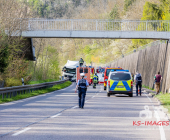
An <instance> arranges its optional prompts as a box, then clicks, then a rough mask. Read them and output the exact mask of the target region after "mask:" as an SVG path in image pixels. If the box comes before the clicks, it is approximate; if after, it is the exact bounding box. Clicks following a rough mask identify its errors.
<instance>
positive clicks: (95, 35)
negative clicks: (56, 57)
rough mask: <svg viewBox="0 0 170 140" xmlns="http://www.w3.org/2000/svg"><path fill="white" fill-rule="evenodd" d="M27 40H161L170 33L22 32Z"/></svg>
mask: <svg viewBox="0 0 170 140" xmlns="http://www.w3.org/2000/svg"><path fill="white" fill-rule="evenodd" d="M13 36H23V37H27V38H105V39H109V38H110V39H111V38H113V39H162V40H164V39H165V40H167V39H169V38H170V32H148V31H131V32H130V31H66V30H42V31H35V30H34V31H23V32H22V33H21V34H17V35H16V34H14V35H13Z"/></svg>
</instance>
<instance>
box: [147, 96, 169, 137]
mask: <svg viewBox="0 0 170 140" xmlns="http://www.w3.org/2000/svg"><path fill="white" fill-rule="evenodd" d="M145 96H146V97H147V98H148V99H149V100H150V102H151V103H152V104H153V102H152V100H151V99H150V98H149V97H148V95H146V94H145ZM152 107H153V108H154V105H152ZM154 112H155V113H157V114H158V112H157V111H155V110H154ZM156 118H157V121H158V122H159V121H160V117H159V114H158V115H157V117H156ZM159 131H160V135H161V140H166V137H165V131H164V128H163V126H159Z"/></svg>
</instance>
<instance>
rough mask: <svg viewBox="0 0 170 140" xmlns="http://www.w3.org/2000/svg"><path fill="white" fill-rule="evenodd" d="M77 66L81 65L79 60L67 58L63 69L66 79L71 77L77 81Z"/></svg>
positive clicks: (73, 80) (71, 79)
mask: <svg viewBox="0 0 170 140" xmlns="http://www.w3.org/2000/svg"><path fill="white" fill-rule="evenodd" d="M77 66H79V61H70V60H67V63H66V64H65V65H64V67H63V69H62V71H63V76H64V79H69V80H70V81H72V82H75V81H76V68H77Z"/></svg>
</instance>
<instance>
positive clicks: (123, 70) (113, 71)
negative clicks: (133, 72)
mask: <svg viewBox="0 0 170 140" xmlns="http://www.w3.org/2000/svg"><path fill="white" fill-rule="evenodd" d="M114 71H124V72H129V70H121V69H120V70H118V69H115V70H111V72H114Z"/></svg>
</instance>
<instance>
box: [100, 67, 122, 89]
mask: <svg viewBox="0 0 170 140" xmlns="http://www.w3.org/2000/svg"><path fill="white" fill-rule="evenodd" d="M121 69H122V68H106V69H105V72H104V74H103V75H102V76H103V77H104V90H106V88H107V80H108V76H109V73H110V71H111V70H115V71H116V70H121Z"/></svg>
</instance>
